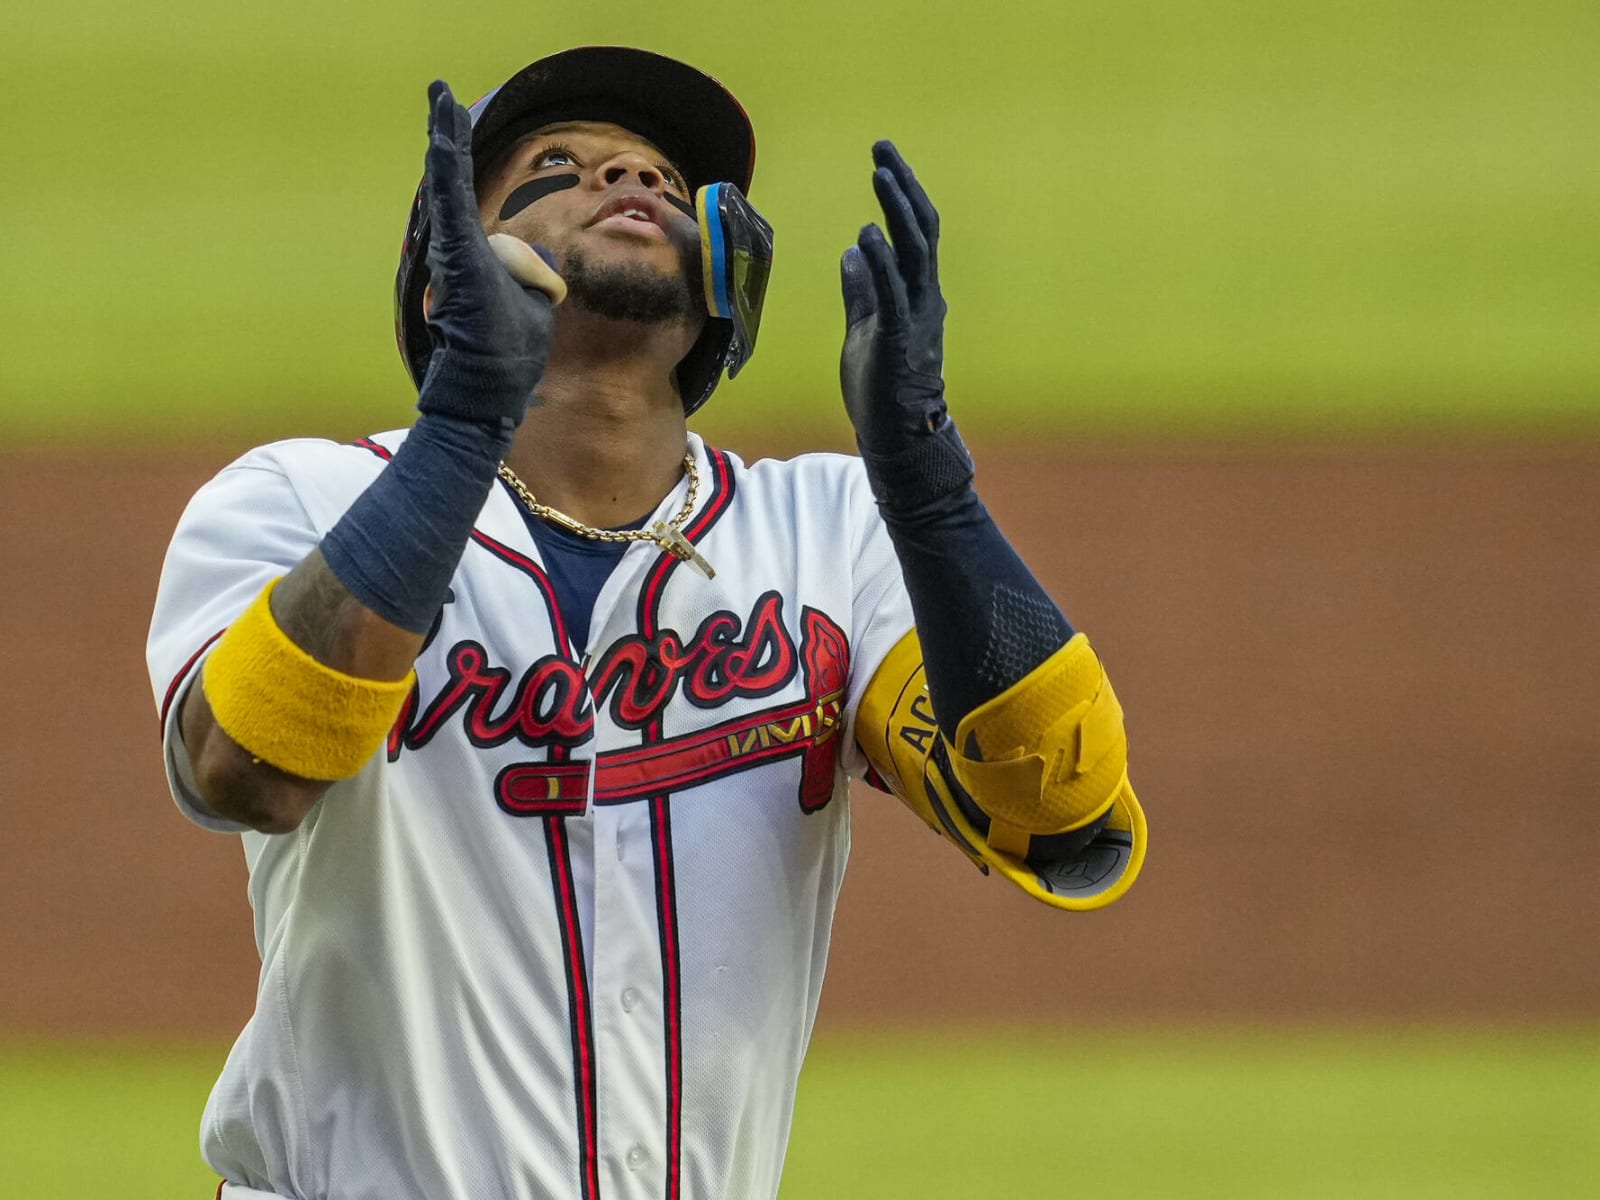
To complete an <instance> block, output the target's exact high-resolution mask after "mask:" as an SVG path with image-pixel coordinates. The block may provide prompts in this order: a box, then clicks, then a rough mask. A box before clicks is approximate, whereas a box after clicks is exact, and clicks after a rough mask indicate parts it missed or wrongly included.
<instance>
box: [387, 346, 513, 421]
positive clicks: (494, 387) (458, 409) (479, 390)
mask: <svg viewBox="0 0 1600 1200" xmlns="http://www.w3.org/2000/svg"><path fill="white" fill-rule="evenodd" d="M543 375H544V363H543V361H542V360H540V359H536V358H506V357H503V356H499V355H489V354H473V353H470V352H468V351H466V350H456V349H452V348H451V347H448V346H443V347H440V348H439V349H438V350H435V351H434V352H433V357H432V358H431V359H429V360H428V374H427V375H426V376H425V377H424V378H423V380H422V391H421V394H420V395H419V396H418V397H417V408H418V409H420V410H421V411H422V412H424V413H429V414H434V413H437V414H439V415H441V416H446V417H454V418H456V419H457V420H460V421H475V422H477V423H478V424H480V425H497V426H499V427H501V428H503V429H506V430H511V429H515V428H516V427H517V426H519V425H521V424H522V417H523V414H524V413H525V412H526V411H527V408H528V399H529V397H531V396H532V395H533V389H534V388H536V387H538V386H539V380H540V379H541V378H542V377H543Z"/></svg>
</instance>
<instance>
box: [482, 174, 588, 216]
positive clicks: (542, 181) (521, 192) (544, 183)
mask: <svg viewBox="0 0 1600 1200" xmlns="http://www.w3.org/2000/svg"><path fill="white" fill-rule="evenodd" d="M577 186H578V177H577V176H576V175H545V176H542V177H541V178H539V179H530V180H528V182H527V183H525V184H523V185H522V186H521V187H518V188H513V189H512V191H511V194H510V195H509V196H507V197H506V200H505V203H504V204H502V205H501V206H500V219H501V220H502V221H508V220H510V219H511V218H512V217H514V216H516V215H517V214H518V213H519V212H521V211H522V210H523V209H525V208H527V207H528V205H530V204H532V203H533V202H534V201H535V200H543V199H544V198H545V197H546V196H548V195H549V194H550V193H551V192H564V191H566V190H567V189H568V188H570V187H577Z"/></svg>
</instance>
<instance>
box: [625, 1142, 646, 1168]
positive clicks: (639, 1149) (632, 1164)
mask: <svg viewBox="0 0 1600 1200" xmlns="http://www.w3.org/2000/svg"><path fill="white" fill-rule="evenodd" d="M649 1158H650V1156H649V1155H648V1154H646V1153H645V1149H644V1147H643V1146H641V1145H639V1144H638V1143H637V1142H635V1143H634V1144H633V1145H631V1146H629V1147H628V1154H627V1162H628V1170H630V1171H637V1170H638V1169H639V1168H640V1167H642V1166H644V1164H645V1163H646V1161H648V1160H649Z"/></svg>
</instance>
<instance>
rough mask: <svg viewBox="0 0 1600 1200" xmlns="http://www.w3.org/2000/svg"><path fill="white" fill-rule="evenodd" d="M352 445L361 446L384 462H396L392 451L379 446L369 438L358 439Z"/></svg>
mask: <svg viewBox="0 0 1600 1200" xmlns="http://www.w3.org/2000/svg"><path fill="white" fill-rule="evenodd" d="M350 444H351V445H352V446H360V447H361V448H362V449H363V450H370V451H371V452H372V453H373V454H376V455H377V456H378V457H379V458H381V459H383V461H384V462H393V461H394V454H393V452H392V451H390V450H389V449H387V448H386V447H384V446H380V445H378V443H377V442H375V441H373V440H372V439H371V438H369V437H365V438H357V439H356V440H355V441H353V442H351V443H350Z"/></svg>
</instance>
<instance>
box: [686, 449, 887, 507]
mask: <svg viewBox="0 0 1600 1200" xmlns="http://www.w3.org/2000/svg"><path fill="white" fill-rule="evenodd" d="M718 453H721V454H723V455H724V456H726V457H727V458H728V460H729V461H730V462H731V463H732V465H733V474H734V479H735V481H736V483H737V484H739V485H740V486H741V487H743V488H745V489H746V490H747V491H750V492H752V493H755V494H773V495H788V496H794V495H804V496H805V497H807V498H825V497H833V498H835V499H836V501H837V502H838V503H841V504H843V503H854V502H855V501H856V500H857V499H858V498H860V497H866V498H868V500H869V501H870V497H871V490H870V488H868V486H867V475H866V470H865V469H864V468H863V467H862V465H861V460H860V459H859V458H857V457H856V456H855V455H853V454H838V453H835V452H833V451H828V450H813V451H808V452H806V453H804V454H796V455H793V456H791V457H787V458H757V459H755V460H753V461H751V462H749V463H746V462H745V461H744V460H743V459H742V458H740V457H739V456H738V455H737V454H734V453H733V452H731V451H726V450H724V451H719V452H718Z"/></svg>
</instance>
